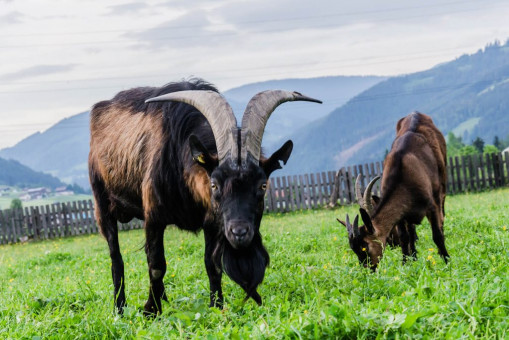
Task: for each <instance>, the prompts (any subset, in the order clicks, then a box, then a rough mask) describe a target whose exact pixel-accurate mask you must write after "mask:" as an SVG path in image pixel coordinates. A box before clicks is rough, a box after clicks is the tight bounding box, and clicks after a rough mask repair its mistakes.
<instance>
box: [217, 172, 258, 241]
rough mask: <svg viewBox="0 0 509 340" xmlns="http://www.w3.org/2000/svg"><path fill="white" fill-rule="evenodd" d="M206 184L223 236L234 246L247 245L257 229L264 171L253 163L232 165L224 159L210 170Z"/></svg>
mask: <svg viewBox="0 0 509 340" xmlns="http://www.w3.org/2000/svg"><path fill="white" fill-rule="evenodd" d="M210 188H211V205H212V207H213V209H214V212H215V215H216V216H217V217H218V218H219V219H221V224H222V226H223V232H224V235H225V236H226V239H227V240H228V242H229V243H230V244H231V246H232V247H233V248H234V249H242V248H247V247H248V246H249V245H250V244H251V241H252V240H253V236H254V235H255V234H257V233H258V232H259V228H260V221H261V219H262V214H263V207H264V197H265V191H266V189H267V175H266V174H265V172H264V171H263V169H262V168H261V167H259V166H256V165H254V164H250V165H249V166H248V168H247V169H232V168H231V167H230V166H229V164H228V162H226V163H223V164H222V165H221V166H218V167H217V168H216V169H215V170H214V171H213V172H212V174H211V176H210Z"/></svg>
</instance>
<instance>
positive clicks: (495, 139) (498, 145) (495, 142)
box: [493, 136, 502, 150]
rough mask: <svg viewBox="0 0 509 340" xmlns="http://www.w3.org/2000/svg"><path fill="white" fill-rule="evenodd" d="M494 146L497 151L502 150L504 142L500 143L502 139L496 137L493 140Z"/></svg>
mask: <svg viewBox="0 0 509 340" xmlns="http://www.w3.org/2000/svg"><path fill="white" fill-rule="evenodd" d="M493 145H494V146H495V147H496V148H497V149H499V150H502V142H501V141H500V138H498V136H495V138H493Z"/></svg>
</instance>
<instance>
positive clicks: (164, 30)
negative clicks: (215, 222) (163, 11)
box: [125, 10, 233, 49]
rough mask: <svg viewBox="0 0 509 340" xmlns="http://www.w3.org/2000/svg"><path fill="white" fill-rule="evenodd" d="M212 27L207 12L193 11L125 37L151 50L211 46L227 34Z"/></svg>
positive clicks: (226, 30) (220, 28) (222, 29)
mask: <svg viewBox="0 0 509 340" xmlns="http://www.w3.org/2000/svg"><path fill="white" fill-rule="evenodd" d="M213 26H214V25H213V23H212V22H211V20H210V19H209V17H208V13H207V11H205V10H195V11H192V12H188V13H187V14H184V15H182V16H180V17H178V18H177V19H174V20H169V21H166V22H164V23H162V24H159V25H158V26H155V27H153V28H150V29H148V30H145V31H142V32H136V33H127V34H125V36H126V37H128V38H131V39H134V40H137V42H138V43H140V44H141V45H143V46H148V47H151V48H153V49H161V48H168V47H193V46H198V45H199V46H204V45H208V46H211V45H214V44H215V43H216V42H217V40H218V38H220V39H222V35H223V34H228V29H225V28H222V27H219V30H218V29H217V27H214V28H212V27H213ZM229 33H232V32H229ZM232 34H233V33H232Z"/></svg>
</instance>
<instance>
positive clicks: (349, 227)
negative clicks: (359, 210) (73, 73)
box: [345, 214, 353, 238]
mask: <svg viewBox="0 0 509 340" xmlns="http://www.w3.org/2000/svg"><path fill="white" fill-rule="evenodd" d="M345 222H346V231H347V232H348V237H350V238H351V237H353V230H352V225H351V224H350V217H349V216H348V214H346V221H345Z"/></svg>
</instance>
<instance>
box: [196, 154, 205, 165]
mask: <svg viewBox="0 0 509 340" xmlns="http://www.w3.org/2000/svg"><path fill="white" fill-rule="evenodd" d="M196 160H197V161H198V163H201V164H205V158H204V157H203V154H202V153H201V154H200V155H199V156H198V157H196Z"/></svg>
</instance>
